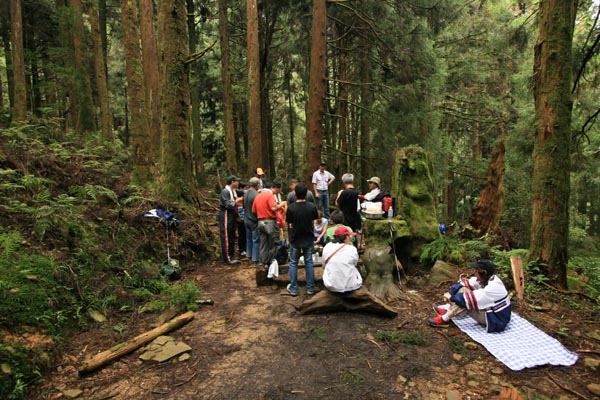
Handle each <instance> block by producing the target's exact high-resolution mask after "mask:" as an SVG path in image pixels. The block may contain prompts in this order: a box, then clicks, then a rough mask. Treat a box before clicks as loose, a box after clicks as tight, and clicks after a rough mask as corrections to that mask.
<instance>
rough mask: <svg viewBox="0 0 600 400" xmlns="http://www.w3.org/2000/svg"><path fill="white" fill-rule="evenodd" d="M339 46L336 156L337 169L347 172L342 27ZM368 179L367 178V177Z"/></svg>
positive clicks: (345, 96)
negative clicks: (337, 153) (337, 143)
mask: <svg viewBox="0 0 600 400" xmlns="http://www.w3.org/2000/svg"><path fill="white" fill-rule="evenodd" d="M338 34H339V46H340V49H339V50H338V51H337V60H338V69H337V76H336V77H335V78H337V79H338V80H339V82H338V92H337V110H336V116H337V119H338V121H339V122H338V138H339V146H338V149H339V150H340V157H339V158H338V162H339V169H340V171H344V172H349V171H350V168H351V167H350V159H349V156H348V154H349V135H350V131H349V129H348V128H349V124H348V88H347V87H346V84H345V82H347V81H348V64H347V60H348V58H347V55H346V53H345V50H344V49H345V47H346V40H345V39H344V38H345V35H346V32H345V30H344V28H343V27H341V26H340V27H339V29H338ZM367 179H368V178H367Z"/></svg>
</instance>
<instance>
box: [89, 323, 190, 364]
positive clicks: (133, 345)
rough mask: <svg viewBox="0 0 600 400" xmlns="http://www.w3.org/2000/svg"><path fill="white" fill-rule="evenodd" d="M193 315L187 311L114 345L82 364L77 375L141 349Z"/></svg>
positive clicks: (179, 325) (181, 324)
mask: <svg viewBox="0 0 600 400" xmlns="http://www.w3.org/2000/svg"><path fill="white" fill-rule="evenodd" d="M194 315H195V314H194V312H193V311H188V312H186V313H185V314H181V315H180V316H178V317H177V318H174V319H172V320H170V321H168V322H165V323H164V324H162V325H160V326H158V327H156V328H154V329H152V330H151V331H148V332H145V333H142V334H141V335H138V336H136V337H135V338H133V339H131V340H129V341H127V342H124V343H120V344H118V345H116V346H115V347H113V348H112V349H109V350H105V351H103V352H102V353H98V354H96V355H95V356H93V357H92V358H89V359H87V360H86V361H84V362H83V365H82V366H81V367H80V368H79V375H85V374H88V373H90V372H92V371H95V370H96V369H98V368H100V367H102V366H103V365H106V364H108V363H109V362H111V361H113V360H116V359H118V358H121V357H122V356H124V355H126V354H129V353H131V352H132V351H134V350H136V349H138V348H140V347H142V346H143V345H145V344H146V343H148V342H150V341H152V340H154V339H156V338H157V337H159V336H161V335H164V334H165V333H167V332H171V331H172V330H175V329H177V328H179V327H181V326H183V325H185V324H187V323H188V322H190V321H191V320H192V319H194Z"/></svg>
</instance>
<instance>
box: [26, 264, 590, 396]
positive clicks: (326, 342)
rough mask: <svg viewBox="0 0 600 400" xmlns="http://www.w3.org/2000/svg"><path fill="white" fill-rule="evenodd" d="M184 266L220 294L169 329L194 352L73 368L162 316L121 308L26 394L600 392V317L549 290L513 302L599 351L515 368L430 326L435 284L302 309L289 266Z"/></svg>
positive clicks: (209, 294)
mask: <svg viewBox="0 0 600 400" xmlns="http://www.w3.org/2000/svg"><path fill="white" fill-rule="evenodd" d="M184 275H185V276H184V279H193V280H195V281H196V282H197V284H198V285H199V286H200V287H201V288H202V289H203V291H204V296H205V298H211V299H213V300H214V305H212V306H210V305H209V306H201V308H200V309H199V310H198V311H197V312H196V317H195V319H194V320H192V321H191V322H190V323H188V324H187V325H185V326H183V327H182V328H180V329H178V330H176V331H173V332H171V333H170V335H172V336H174V337H175V338H176V339H177V340H182V341H184V342H185V343H187V344H189V345H190V346H191V347H192V349H193V350H192V351H191V353H190V354H191V358H190V359H188V360H186V361H178V360H177V359H173V360H170V361H167V362H164V363H160V364H159V363H155V362H141V361H140V360H139V358H138V357H139V355H140V354H141V351H140V350H138V351H136V352H133V353H131V354H129V355H127V356H125V357H123V358H121V359H120V360H118V361H115V362H113V363H112V364H109V365H107V366H105V367H104V368H102V369H100V370H98V371H97V372H95V373H92V374H90V375H88V376H85V377H79V376H78V374H77V368H78V367H79V365H80V364H81V362H82V361H83V359H84V358H85V357H87V356H89V355H93V354H95V353H97V352H100V351H103V350H106V349H108V348H110V347H112V346H114V345H116V344H117V343H119V342H122V341H124V340H126V339H128V338H132V337H134V336H136V335H138V334H139V333H142V332H144V331H146V330H149V329H150V328H152V327H153V325H155V324H156V319H157V316H156V315H143V316H139V317H136V318H139V319H138V320H133V319H131V318H130V319H129V320H127V321H125V320H123V321H119V320H118V317H117V316H115V317H113V318H112V319H110V320H109V321H108V322H107V323H105V324H102V325H100V324H96V325H94V326H91V327H90V329H89V330H88V331H85V332H81V333H80V334H78V335H77V336H74V337H73V338H72V340H71V341H70V342H69V343H68V344H67V345H66V348H65V349H64V350H65V355H64V357H63V359H62V362H61V363H60V365H57V366H56V368H55V369H54V372H53V373H52V374H51V375H50V376H48V377H47V378H46V379H45V381H44V383H43V384H41V385H39V386H38V387H37V388H36V390H35V393H33V394H32V397H31V398H32V399H33V398H36V399H57V398H64V394H65V392H66V391H67V390H68V389H80V390H82V391H83V392H82V393H81V394H80V395H79V398H85V399H119V400H130V399H182V400H183V399H447V398H462V399H491V398H495V397H496V398H497V396H498V395H499V393H500V392H501V390H502V389H503V388H511V387H514V388H516V389H518V390H519V391H520V393H521V395H522V396H523V397H522V398H524V399H525V398H530V399H546V398H548V399H576V398H587V399H593V398H595V397H594V395H593V394H591V393H590V392H589V391H587V390H586V385H588V384H589V383H599V382H598V381H599V378H598V371H593V370H592V369H590V368H586V367H584V366H583V362H582V359H583V357H585V356H588V357H589V356H596V357H598V349H599V343H598V341H595V340H594V339H590V338H589V337H588V336H587V335H586V332H588V331H591V330H594V329H596V330H598V328H599V326H598V325H599V323H600V322H599V320H598V317H597V316H596V315H592V314H591V313H587V312H585V311H583V312H582V311H581V310H577V309H576V307H573V306H572V305H571V306H569V305H566V304H565V305H561V304H559V303H554V302H552V300H551V299H547V300H548V301H547V302H546V303H545V305H546V306H549V307H550V311H548V312H543V313H542V312H536V311H534V310H533V309H532V308H530V307H525V306H521V307H519V306H518V305H516V307H515V309H516V311H517V312H518V313H519V314H520V315H522V316H524V317H526V318H528V319H529V320H530V321H534V322H535V323H536V324H537V326H539V327H540V328H542V329H543V330H545V331H546V332H548V333H549V334H555V333H556V332H557V331H558V329H559V328H560V327H563V328H564V327H568V328H569V331H568V335H567V336H565V337H562V336H560V337H558V336H557V337H558V338H559V339H560V340H561V342H562V343H563V344H564V345H565V346H567V348H569V349H571V350H574V351H577V350H581V349H587V350H592V351H595V354H594V353H593V352H592V353H580V355H581V357H580V360H579V361H578V362H577V364H576V365H574V366H573V367H551V366H546V367H539V368H533V369H528V370H524V371H511V370H509V369H508V368H507V367H505V366H504V365H503V364H502V363H500V362H499V361H497V360H496V359H495V358H494V357H493V356H492V355H491V354H490V353H488V352H487V351H486V350H485V349H484V348H483V347H481V346H480V345H478V344H474V343H473V342H471V340H470V338H469V337H468V336H466V335H465V334H464V333H462V332H461V331H460V330H459V329H458V328H457V327H455V326H450V327H449V328H446V329H435V328H431V327H429V326H428V325H427V321H426V320H427V317H428V316H431V314H432V311H431V304H432V301H431V299H436V298H438V297H439V296H440V293H441V290H440V289H437V288H429V289H421V290H418V291H417V290H412V289H411V288H410V287H406V285H405V287H404V294H405V299H403V300H398V301H397V302H395V303H393V304H392V306H394V307H395V308H396V309H397V310H398V312H399V316H398V317H396V318H394V319H385V318H381V317H377V316H371V315H365V314H351V313H334V314H324V315H301V314H299V313H298V312H297V307H298V306H299V305H300V304H301V302H302V301H303V299H305V298H306V297H307V295H306V294H305V290H304V289H305V288H304V287H302V286H301V290H300V295H299V296H298V297H291V296H286V295H282V294H281V293H282V292H285V285H286V283H287V274H285V275H281V276H280V277H279V278H278V279H277V280H276V282H275V284H273V285H271V286H269V287H257V286H256V283H255V275H254V268H253V267H250V266H247V265H245V264H242V265H241V266H239V267H230V266H224V265H221V264H218V263H214V262H213V263H211V262H207V263H199V264H197V265H193V266H188V268H187V270H186V272H185V274H184ZM320 276H321V268H317V278H320ZM301 278H302V275H301ZM123 322H127V323H128V330H127V331H126V332H125V333H120V334H119V333H118V332H116V331H115V330H114V329H113V327H114V326H115V325H116V324H118V323H123ZM393 331H399V332H404V333H410V334H412V336H413V337H415V338H417V339H424V340H425V341H426V343H424V344H422V345H415V344H406V343H394V342H393V341H391V340H383V339H381V337H382V335H381V333H382V332H384V333H385V332H388V333H389V332H393ZM555 336H556V335H555ZM378 338H379V339H378ZM417 341H418V340H417ZM468 342H471V343H468ZM465 344H466V346H467V347H468V348H465ZM532 351H535V349H532ZM448 392H454V393H448ZM453 394H459V396H461V397H451V396H452V395H453Z"/></svg>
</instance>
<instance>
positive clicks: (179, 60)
mask: <svg viewBox="0 0 600 400" xmlns="http://www.w3.org/2000/svg"><path fill="white" fill-rule="evenodd" d="M186 14H187V10H186V4H185V0H163V1H161V2H159V9H158V54H159V63H160V66H161V70H160V71H159V77H160V89H159V91H160V110H161V114H160V115H161V117H160V127H161V128H160V133H161V175H160V181H159V183H160V191H161V193H162V196H163V198H165V199H166V200H169V201H179V200H187V201H191V200H193V199H195V197H196V192H195V188H196V185H195V182H194V176H193V172H192V171H193V169H192V168H193V166H192V154H191V148H190V146H191V127H190V108H191V107H190V105H191V100H190V83H189V69H188V65H189V64H187V63H186V61H187V59H188V45H187V39H188V36H187V25H186Z"/></svg>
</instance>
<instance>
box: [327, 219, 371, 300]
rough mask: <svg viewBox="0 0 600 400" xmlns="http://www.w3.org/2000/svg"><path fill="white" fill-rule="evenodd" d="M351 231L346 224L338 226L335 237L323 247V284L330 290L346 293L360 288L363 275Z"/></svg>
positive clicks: (354, 234) (353, 234)
mask: <svg viewBox="0 0 600 400" xmlns="http://www.w3.org/2000/svg"><path fill="white" fill-rule="evenodd" d="M353 236H356V233H354V232H351V231H350V230H349V229H348V228H347V227H346V226H343V225H342V226H338V227H337V228H336V230H335V233H334V239H333V241H332V242H329V243H327V244H326V245H325V247H324V248H323V268H324V270H323V284H324V285H325V288H327V290H329V291H330V292H336V293H346V292H351V291H353V290H357V289H360V287H361V286H362V283H363V281H362V276H361V275H360V272H358V269H357V268H356V265H357V264H358V250H357V249H356V247H355V246H353V245H352V242H351V240H352V237H353Z"/></svg>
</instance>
